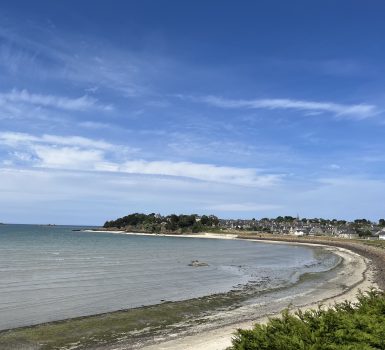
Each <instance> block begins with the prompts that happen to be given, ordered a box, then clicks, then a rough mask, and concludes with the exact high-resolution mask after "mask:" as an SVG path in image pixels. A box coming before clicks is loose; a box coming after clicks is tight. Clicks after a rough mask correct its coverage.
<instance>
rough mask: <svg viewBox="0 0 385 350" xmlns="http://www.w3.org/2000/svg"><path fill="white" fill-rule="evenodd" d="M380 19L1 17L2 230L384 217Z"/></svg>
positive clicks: (176, 8)
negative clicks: (159, 219)
mask: <svg viewBox="0 0 385 350" xmlns="http://www.w3.org/2000/svg"><path fill="white" fill-rule="evenodd" d="M384 11H385V4H384V3H383V2H382V1H369V2H365V3H364V2H362V1H338V2H336V1H311V2H309V1H291V2H285V1H259V2H256V1H241V2H235V1H191V2H186V1H171V0H170V1H147V0H141V1H114V2H106V1H86V0H82V1H62V2H52V1H39V0H36V1H33V2H32V1H18V0H13V1H3V2H2V11H1V12H0V208H1V210H0V221H3V222H23V223H57V224H102V223H103V222H104V221H105V220H108V219H112V218H115V217H118V216H121V215H125V214H127V213H129V212H159V213H161V214H170V213H198V214H211V213H212V214H216V215H218V216H220V217H226V218H230V217H232V218H252V217H255V218H260V217H275V216H278V215H293V216H295V215H297V214H298V215H300V216H301V217H326V218H345V219H354V218H358V217H366V218H369V219H372V220H378V219H379V218H381V217H384V216H385V206H384V198H385V177H384V173H385V137H384V136H385V112H384V105H385V104H384V97H385V91H384V86H385V75H384V73H383V72H384V68H385V41H384V39H383V34H384V33H385V22H384V21H383V13H384Z"/></svg>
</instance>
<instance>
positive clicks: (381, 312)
mask: <svg viewBox="0 0 385 350" xmlns="http://www.w3.org/2000/svg"><path fill="white" fill-rule="evenodd" d="M358 299H359V300H358V302H357V303H356V304H352V303H349V302H344V303H341V304H337V305H335V307H334V308H331V309H323V308H318V309H316V310H310V311H307V312H300V311H297V312H296V313H295V314H294V315H293V314H290V313H289V311H288V310H286V311H284V312H283V313H282V317H281V318H273V319H271V320H270V321H269V322H268V323H267V324H265V325H260V324H256V325H255V326H254V328H253V329H252V330H238V331H237V333H236V335H235V337H234V339H233V343H232V346H231V347H230V348H229V350H336V349H339V350H348V349H349V350H369V349H385V294H384V293H383V292H376V291H371V292H368V293H366V294H360V295H359V298H358Z"/></svg>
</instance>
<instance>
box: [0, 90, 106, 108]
mask: <svg viewBox="0 0 385 350" xmlns="http://www.w3.org/2000/svg"><path fill="white" fill-rule="evenodd" d="M18 104H30V105H36V106H41V107H49V108H55V109H61V110H69V111H85V110H90V109H99V110H106V111H108V110H111V109H112V106H109V105H101V104H99V103H98V100H97V99H95V98H92V97H89V96H81V97H78V98H69V97H64V96H54V95H42V94H34V93H30V92H28V91H27V90H16V89H13V90H12V91H10V92H7V93H0V107H3V108H5V109H8V110H12V109H14V108H16V109H17V106H18Z"/></svg>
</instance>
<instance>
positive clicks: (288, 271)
mask: <svg viewBox="0 0 385 350" xmlns="http://www.w3.org/2000/svg"><path fill="white" fill-rule="evenodd" d="M82 229H84V228H83V227H78V226H39V225H0V330H4V329H10V328H16V327H21V326H29V325H35V324H39V323H44V322H49V321H56V320H62V319H67V318H72V317H78V316H86V315H93V314H99V313H105V312H110V311H116V310H122V309H129V308H135V307H140V306H145V305H153V304H159V303H161V302H164V301H177V300H186V299H191V298H195V297H201V296H205V295H211V294H215V293H222V292H227V291H230V290H233V289H237V288H238V289H239V288H243V286H245V285H247V284H250V283H251V284H253V286H257V287H256V288H260V289H261V291H268V290H274V289H275V288H281V287H285V286H290V285H293V284H295V283H297V282H298V281H299V279H300V276H301V275H303V274H305V273H317V272H322V271H328V270H330V269H331V268H332V267H334V266H335V265H336V264H337V263H338V259H339V258H338V257H337V256H336V255H334V254H332V253H328V252H321V251H320V249H316V248H312V247H308V246H297V245H286V244H269V243H261V242H252V241H245V240H225V239H223V240H222V239H206V238H205V239H198V238H185V237H165V236H158V235H151V236H143V235H134V234H117V233H108V232H84V231H81V230H82ZM79 230H80V231H79ZM193 260H198V261H199V262H202V263H205V264H207V266H190V265H191V262H192V261H193Z"/></svg>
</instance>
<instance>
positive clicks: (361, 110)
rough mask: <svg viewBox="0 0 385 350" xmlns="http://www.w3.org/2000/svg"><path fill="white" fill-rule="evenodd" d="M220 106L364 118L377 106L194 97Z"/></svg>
mask: <svg viewBox="0 0 385 350" xmlns="http://www.w3.org/2000/svg"><path fill="white" fill-rule="evenodd" d="M194 100H198V101H201V102H205V103H208V104H210V105H212V106H216V107H220V108H250V109H294V110H300V111H305V112H307V113H309V112H311V113H317V112H329V113H333V114H335V115H336V116H338V117H346V118H352V119H365V118H368V117H371V116H373V115H375V114H376V113H377V107H376V106H374V105H370V104H353V105H348V104H339V103H334V102H316V101H302V100H292V99H255V100H232V99H225V98H222V97H216V96H207V97H202V98H198V99H197V98H194Z"/></svg>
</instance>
